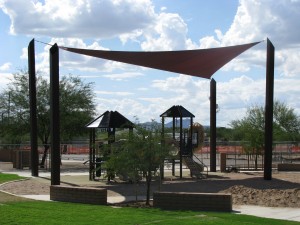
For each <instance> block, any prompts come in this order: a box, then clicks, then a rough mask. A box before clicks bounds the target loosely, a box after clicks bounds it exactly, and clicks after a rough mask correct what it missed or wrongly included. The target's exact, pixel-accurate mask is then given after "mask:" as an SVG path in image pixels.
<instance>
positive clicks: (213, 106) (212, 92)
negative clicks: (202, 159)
mask: <svg viewBox="0 0 300 225" xmlns="http://www.w3.org/2000/svg"><path fill="white" fill-rule="evenodd" d="M216 95H217V91H216V81H215V80H214V79H211V81H210V171H211V172H216V171H217V170H216V161H217V158H216V154H217V153H216V152H217V132H216V130H217V128H216V121H217V116H216V114H217V109H216V108H217V101H216Z"/></svg>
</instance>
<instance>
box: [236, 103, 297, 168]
mask: <svg viewBox="0 0 300 225" xmlns="http://www.w3.org/2000/svg"><path fill="white" fill-rule="evenodd" d="M273 112H274V113H273V114H274V116H273V117H274V119H273V134H274V135H273V136H274V140H275V141H282V140H285V141H297V140H299V131H300V120H299V116H298V115H296V114H295V112H294V110H293V109H292V108H289V107H287V105H285V104H284V103H282V102H279V101H275V103H274V110H273ZM231 127H232V128H233V129H234V130H235V132H236V133H239V135H240V138H241V139H242V140H243V141H246V142H245V143H246V144H245V145H244V148H245V150H246V151H247V152H248V153H252V154H254V155H255V168H257V156H258V155H259V154H261V152H262V150H263V149H264V127H265V109H264V107H263V106H254V107H252V108H249V109H248V110H247V112H246V116H245V117H244V118H243V119H241V120H234V121H232V122H231Z"/></svg>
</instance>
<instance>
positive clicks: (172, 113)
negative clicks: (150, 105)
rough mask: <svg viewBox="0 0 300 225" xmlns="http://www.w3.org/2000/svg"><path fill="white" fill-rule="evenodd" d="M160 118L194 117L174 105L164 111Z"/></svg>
mask: <svg viewBox="0 0 300 225" xmlns="http://www.w3.org/2000/svg"><path fill="white" fill-rule="evenodd" d="M160 117H195V116H194V115H193V114H192V113H191V112H189V111H188V110H187V109H186V108H184V107H183V106H181V105H174V106H172V107H171V108H169V109H168V110H167V111H165V112H164V113H163V114H161V115H160Z"/></svg>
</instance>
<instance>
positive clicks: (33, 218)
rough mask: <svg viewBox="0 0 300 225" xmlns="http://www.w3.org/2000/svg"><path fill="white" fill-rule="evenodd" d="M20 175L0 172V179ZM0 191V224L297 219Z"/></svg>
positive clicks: (287, 224)
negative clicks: (93, 202)
mask: <svg viewBox="0 0 300 225" xmlns="http://www.w3.org/2000/svg"><path fill="white" fill-rule="evenodd" d="M14 178H15V179H21V178H22V177H19V176H11V175H9V174H1V173H0V183H3V182H6V181H10V180H13V179H14ZM5 195H8V194H5V193H1V192H0V215H1V218H0V224H1V225H3V224H10V225H11V224H24V225H26V224H30V225H34V224H47V225H51V224H56V225H57V224H64V225H67V224H84V225H86V224H103V225H105V224H164V225H168V224H170V225H175V224H180V225H184V224H206V225H209V224H214V225H218V224H222V225H224V224H225V225H226V224H230V225H235V224H237V225H244V224H247V225H255V224H257V225H258V224H272V225H281V224H285V225H292V224H299V223H297V222H290V221H282V220H274V219H266V218H259V217H254V216H246V215H236V214H232V213H211V212H209V213H208V212H195V211H163V210H160V209H154V208H129V207H123V208H115V207H111V206H98V205H87V204H75V203H63V202H43V201H34V200H31V201H23V200H22V198H19V197H16V196H10V195H8V196H10V197H11V198H14V201H6V200H5V197H4V198H3V196H5Z"/></svg>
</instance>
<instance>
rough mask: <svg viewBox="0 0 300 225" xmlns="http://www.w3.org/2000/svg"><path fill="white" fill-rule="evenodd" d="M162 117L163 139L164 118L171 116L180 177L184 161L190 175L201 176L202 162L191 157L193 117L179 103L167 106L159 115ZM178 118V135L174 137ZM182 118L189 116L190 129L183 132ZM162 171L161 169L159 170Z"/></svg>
mask: <svg viewBox="0 0 300 225" xmlns="http://www.w3.org/2000/svg"><path fill="white" fill-rule="evenodd" d="M160 117H162V135H163V138H162V139H164V133H165V131H164V129H165V124H164V123H165V118H166V117H171V118H173V126H172V128H173V129H172V131H173V141H174V143H175V146H176V147H177V148H178V149H179V152H178V153H179V164H180V178H182V163H183V161H184V162H185V164H186V166H187V167H188V168H189V169H190V172H191V175H192V176H195V177H197V178H203V176H202V171H203V169H204V166H205V165H204V164H202V163H201V161H200V164H199V163H197V162H195V161H194V159H193V157H194V156H193V141H192V134H193V118H194V117H195V116H194V115H193V114H192V113H191V112H189V111H188V110H187V109H185V108H184V107H183V106H181V105H174V106H172V107H171V108H169V109H168V110H167V111H166V112H164V113H163V114H161V115H160ZM178 118H179V121H180V125H179V137H176V134H175V133H176V122H177V119H178ZM183 118H190V130H189V131H188V132H184V130H183ZM174 163H175V162H174V160H173V162H172V164H173V166H172V168H175V166H174ZM174 171H175V170H174V169H173V175H175V172H174ZM161 173H163V170H161Z"/></svg>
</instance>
